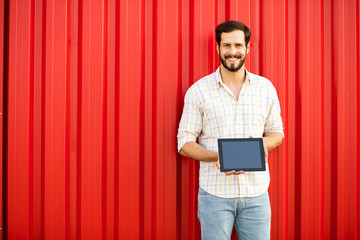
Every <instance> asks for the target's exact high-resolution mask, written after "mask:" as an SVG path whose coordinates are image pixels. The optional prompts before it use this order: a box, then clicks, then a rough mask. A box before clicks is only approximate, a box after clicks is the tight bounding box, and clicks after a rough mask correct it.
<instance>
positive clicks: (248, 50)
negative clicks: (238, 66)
mask: <svg viewBox="0 0 360 240" xmlns="http://www.w3.org/2000/svg"><path fill="white" fill-rule="evenodd" d="M249 52H250V43H248V45H247V46H246V54H248V53H249Z"/></svg>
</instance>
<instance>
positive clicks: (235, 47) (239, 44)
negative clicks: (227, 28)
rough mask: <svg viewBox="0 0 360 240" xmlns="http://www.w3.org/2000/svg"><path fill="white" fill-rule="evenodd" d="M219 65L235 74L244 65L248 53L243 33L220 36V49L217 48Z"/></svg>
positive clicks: (237, 32)
mask: <svg viewBox="0 0 360 240" xmlns="http://www.w3.org/2000/svg"><path fill="white" fill-rule="evenodd" d="M217 50H218V53H219V56H220V61H221V64H222V65H223V66H224V67H225V68H226V69H227V70H229V71H231V72H237V71H239V70H240V68H241V67H242V66H243V65H244V63H245V59H246V55H247V53H248V52H249V49H248V46H246V45H245V35H244V32H243V31H240V30H236V31H233V32H228V33H225V32H223V33H222V34H221V41H220V47H219V45H218V46H217Z"/></svg>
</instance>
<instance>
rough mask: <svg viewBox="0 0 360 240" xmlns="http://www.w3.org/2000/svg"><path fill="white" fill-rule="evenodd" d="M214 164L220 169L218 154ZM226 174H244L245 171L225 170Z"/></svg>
mask: <svg viewBox="0 0 360 240" xmlns="http://www.w3.org/2000/svg"><path fill="white" fill-rule="evenodd" d="M216 166H217V168H218V169H220V161H219V156H218V160H217V162H216ZM225 174H226V175H240V174H245V172H243V171H238V172H235V170H232V171H230V172H226V173H225Z"/></svg>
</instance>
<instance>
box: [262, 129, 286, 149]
mask: <svg viewBox="0 0 360 240" xmlns="http://www.w3.org/2000/svg"><path fill="white" fill-rule="evenodd" d="M283 138H284V137H283V135H282V134H281V133H279V132H272V133H270V134H269V135H267V136H265V137H263V139H264V143H265V146H266V148H267V150H268V151H271V150H273V149H274V148H276V147H278V146H279V145H280V144H281V143H282V140H283Z"/></svg>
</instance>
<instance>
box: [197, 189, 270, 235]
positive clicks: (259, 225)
mask: <svg viewBox="0 0 360 240" xmlns="http://www.w3.org/2000/svg"><path fill="white" fill-rule="evenodd" d="M198 218H199V220H200V224H201V239H206V240H208V239H214V240H222V239H230V237H231V232H232V229H233V226H234V225H235V229H236V232H237V234H238V239H239V240H244V239H246V240H248V239H249V240H261V239H270V221H271V209H270V201H269V194H268V193H267V192H266V193H264V194H262V195H260V196H257V197H251V198H220V197H216V196H214V195H211V194H209V193H207V192H206V191H204V190H203V189H202V188H199V194H198Z"/></svg>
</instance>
